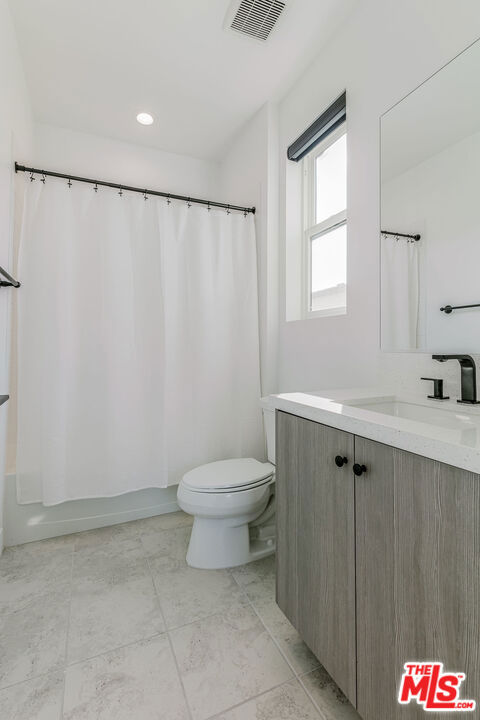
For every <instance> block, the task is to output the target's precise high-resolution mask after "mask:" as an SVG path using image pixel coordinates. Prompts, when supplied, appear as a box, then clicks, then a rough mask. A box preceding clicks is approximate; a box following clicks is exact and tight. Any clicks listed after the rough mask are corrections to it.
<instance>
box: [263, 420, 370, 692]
mask: <svg viewBox="0 0 480 720" xmlns="http://www.w3.org/2000/svg"><path fill="white" fill-rule="evenodd" d="M276 431H277V441H276V474H277V480H276V483H277V484H276V507H277V511H276V516H277V602H278V605H279V606H280V608H281V609H282V610H283V612H284V613H285V615H286V616H287V617H288V618H289V620H290V622H291V623H292V624H293V625H294V626H295V627H296V628H297V630H298V632H299V633H300V635H301V636H302V638H303V639H304V640H305V642H306V644H307V645H308V646H309V647H310V649H311V650H312V652H313V653H314V654H315V655H316V656H317V657H318V659H319V660H320V662H321V663H322V664H323V665H324V666H325V668H326V670H327V671H328V672H329V673H330V675H331V676H332V677H333V678H334V680H335V681H336V683H337V684H338V685H339V687H340V688H341V689H342V690H343V691H344V693H345V694H346V695H347V697H348V698H349V699H350V701H351V702H352V703H353V704H355V702H356V650H355V644H356V641H355V517H354V475H353V472H352V466H353V451H354V438H353V436H352V435H350V434H349V433H345V432H343V431H340V430H335V429H333V428H330V427H327V426H325V425H321V424H319V423H315V422H311V421H309V420H304V419H302V418H299V417H296V416H294V415H289V414H287V413H283V412H280V411H277V418H276ZM337 455H339V456H341V457H342V458H343V457H346V458H347V463H346V464H345V465H343V466H342V467H338V466H337V465H336V463H335V457H336V456H337Z"/></svg>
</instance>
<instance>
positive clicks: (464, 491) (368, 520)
mask: <svg viewBox="0 0 480 720" xmlns="http://www.w3.org/2000/svg"><path fill="white" fill-rule="evenodd" d="M355 453H356V461H357V462H359V463H361V462H363V463H365V465H366V466H367V472H366V473H365V474H364V475H362V476H360V477H358V478H356V486H355V494H356V537H357V543H356V552H357V653H358V677H357V687H358V695H357V708H358V711H359V713H360V715H361V716H362V718H364V720H385V719H386V718H388V719H389V720H414V719H415V720H416V719H417V718H424V717H425V715H426V713H425V711H424V710H423V709H422V707H421V706H418V705H416V704H415V703H414V704H411V705H408V706H399V705H398V703H397V693H398V685H399V681H400V677H401V674H402V669H403V665H404V663H406V662H408V661H432V660H433V661H440V662H442V663H444V666H445V670H450V671H454V672H465V673H466V676H467V677H466V681H465V683H464V684H463V686H462V690H461V694H462V697H464V698H468V699H474V700H476V701H477V710H476V711H475V712H474V713H468V716H469V717H472V718H474V717H480V711H479V710H478V704H479V702H480V476H478V475H475V474H473V473H469V472H466V471H464V470H459V469H457V468H453V467H451V466H449V465H445V464H443V463H439V462H436V461H433V460H429V459H427V458H423V457H421V456H418V455H414V454H412V453H408V452H404V451H402V450H397V449H394V448H390V447H388V446H385V445H381V444H379V443H375V442H372V441H370V440H364V439H362V438H356V440H355ZM427 714H428V713H427ZM449 714H451V713H449ZM441 715H442V717H443V714H441Z"/></svg>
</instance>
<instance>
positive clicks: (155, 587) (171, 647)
mask: <svg viewBox="0 0 480 720" xmlns="http://www.w3.org/2000/svg"><path fill="white" fill-rule="evenodd" d="M146 560H147V565H148V569H149V571H150V576H151V578H152V583H153V589H154V592H155V597H156V598H157V602H158V607H159V610H160V614H161V616H162V619H163V624H164V625H165V632H166V636H167V638H168V644H169V646H170V652H171V653H172V658H173V662H174V663H175V669H176V671H177V676H178V680H179V682H180V687H181V688H182V693H183V698H184V700H185V707H186V708H187V713H188V716H189V718H190V720H193V713H192V710H191V708H190V703H189V702H188V698H187V693H186V691H185V685H184V683H183V678H182V674H181V672H180V668H179V666H178V660H177V656H176V654H175V650H174V647H173V642H172V638H171V637H170V632H169V630H168V628H167V622H166V620H165V614H164V612H163V608H162V603H161V601H160V596H159V594H158V591H157V586H156V585H155V578H154V576H153V570H152V568H151V566H150V562H149V559H148V557H147V558H146Z"/></svg>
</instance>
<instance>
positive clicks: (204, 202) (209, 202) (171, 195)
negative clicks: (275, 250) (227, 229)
mask: <svg viewBox="0 0 480 720" xmlns="http://www.w3.org/2000/svg"><path fill="white" fill-rule="evenodd" d="M15 172H16V173H17V172H28V173H31V174H35V175H44V176H45V177H56V178H63V179H64V180H68V181H69V182H70V181H72V180H74V181H75V182H84V183H89V184H90V185H97V186H98V185H102V186H103V187H111V188H116V189H117V190H127V191H128V192H137V193H142V195H156V196H157V197H164V198H167V200H183V201H185V202H187V203H196V204H197V205H207V207H218V208H224V209H225V210H227V211H228V212H229V211H230V210H239V211H240V212H243V213H244V214H245V215H246V214H247V213H252V214H253V215H254V214H255V208H254V207H251V208H249V207H242V206H241V205H227V203H220V202H214V201H213V200H200V199H199V198H193V197H187V196H186V195H175V194H174V193H166V192H160V191H159V190H148V189H147V188H138V187H132V186H131V185H120V184H119V183H112V182H107V181H106V180H92V179H91V178H84V177H78V176H77V175H66V174H65V173H58V172H52V171H51V170H39V169H38V168H32V167H27V166H26V165H19V164H18V163H17V162H16V163H15Z"/></svg>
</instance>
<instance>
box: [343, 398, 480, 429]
mask: <svg viewBox="0 0 480 720" xmlns="http://www.w3.org/2000/svg"><path fill="white" fill-rule="evenodd" d="M343 404H344V405H348V406H349V407H355V408H359V409H362V410H368V411H370V412H375V413H381V414H382V415H389V416H391V417H398V418H403V419H405V420H413V421H414V422H421V423H427V424H428V425H435V426H437V427H441V428H447V429H449V430H460V431H463V430H473V429H475V430H478V429H480V416H479V415H476V414H473V413H469V412H468V411H465V410H466V409H465V410H463V409H460V407H459V406H453V407H452V405H451V404H449V405H448V407H432V406H431V405H421V404H420V403H416V402H415V403H414V402H407V401H405V400H400V399H396V398H395V399H387V398H365V399H359V400H352V401H350V402H349V401H344V403H343Z"/></svg>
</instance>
